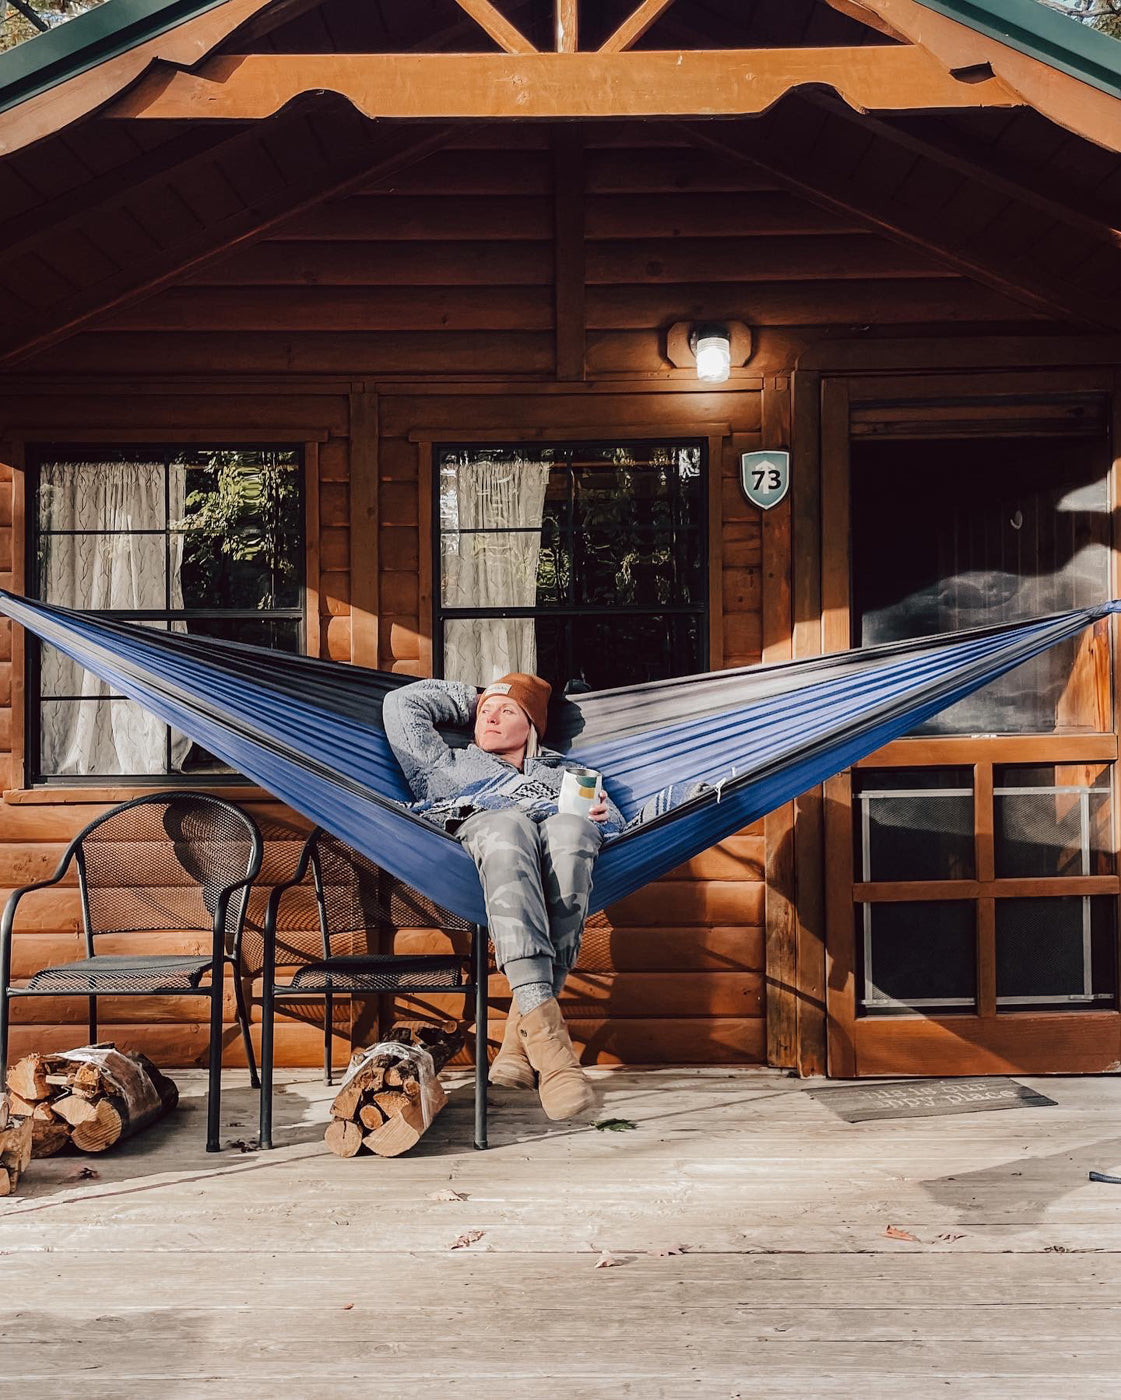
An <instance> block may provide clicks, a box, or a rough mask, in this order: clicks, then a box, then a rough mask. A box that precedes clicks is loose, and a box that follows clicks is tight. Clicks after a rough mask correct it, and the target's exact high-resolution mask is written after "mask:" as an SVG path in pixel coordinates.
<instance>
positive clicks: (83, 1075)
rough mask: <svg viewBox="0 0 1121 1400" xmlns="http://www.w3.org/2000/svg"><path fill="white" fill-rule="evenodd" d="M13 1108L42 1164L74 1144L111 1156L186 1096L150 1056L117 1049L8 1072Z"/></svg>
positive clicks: (41, 1059)
mask: <svg viewBox="0 0 1121 1400" xmlns="http://www.w3.org/2000/svg"><path fill="white" fill-rule="evenodd" d="M8 1089H9V1095H8V1101H9V1106H10V1108H11V1111H12V1114H13V1115H14V1116H15V1117H16V1118H21V1119H26V1120H28V1121H29V1122H30V1124H31V1152H32V1156H34V1157H53V1156H54V1155H55V1153H56V1152H61V1151H62V1149H63V1148H64V1147H66V1146H67V1145H68V1144H70V1143H73V1145H74V1146H75V1147H76V1148H78V1149H79V1150H80V1151H82V1152H104V1151H105V1149H106V1148H107V1147H112V1146H113V1144H114V1143H115V1142H119V1141H120V1139H121V1138H123V1137H131V1136H132V1134H133V1133H138V1132H139V1131H140V1129H141V1128H146V1127H147V1126H148V1124H149V1123H154V1122H155V1121H156V1119H157V1118H162V1117H163V1115H164V1114H165V1113H167V1112H168V1111H169V1110H170V1109H172V1108H174V1107H175V1105H176V1104H177V1103H178V1102H179V1091H178V1089H177V1088H176V1087H175V1085H174V1084H173V1083H172V1081H171V1080H170V1079H168V1078H167V1077H166V1076H165V1075H163V1074H161V1073H160V1071H159V1070H158V1069H157V1068H156V1066H155V1065H154V1064H153V1063H152V1062H151V1060H149V1059H148V1057H147V1056H146V1055H141V1054H133V1053H129V1054H125V1053H123V1052H122V1051H119V1050H117V1049H116V1047H115V1046H113V1045H110V1044H103V1045H86V1046H83V1047H82V1048H81V1049H79V1050H67V1051H65V1052H64V1053H62V1054H60V1055H36V1054H32V1055H25V1056H24V1057H23V1059H22V1060H17V1061H16V1063H15V1064H14V1065H13V1066H12V1067H11V1069H10V1070H9V1071H8Z"/></svg>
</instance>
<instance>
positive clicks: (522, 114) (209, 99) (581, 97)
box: [108, 47, 1019, 121]
mask: <svg viewBox="0 0 1121 1400" xmlns="http://www.w3.org/2000/svg"><path fill="white" fill-rule="evenodd" d="M806 85H817V86H822V85H824V86H826V87H830V88H833V89H834V90H835V91H836V92H837V93H838V94H839V95H840V97H841V98H842V99H843V100H844V101H845V102H847V103H849V105H850V106H852V107H854V108H856V110H857V111H861V112H865V111H888V112H900V111H913V110H916V109H921V110H924V111H925V110H930V109H934V110H957V109H961V108H978V107H1010V106H1017V105H1019V99H1018V98H1016V97H1014V96H1013V95H1012V94H1011V93H1009V91H1008V90H1007V89H1006V88H1005V87H1004V85H1003V84H1002V83H1000V82H998V81H997V80H996V79H995V78H987V77H982V78H980V79H977V80H975V81H963V80H961V79H958V78H955V77H953V75H952V74H950V73H948V72H947V71H946V69H945V68H944V67H943V66H942V65H941V64H940V63H938V62H937V61H936V60H934V59H932V58H931V57H930V55H929V54H927V53H926V52H925V51H924V50H923V49H920V48H902V47H900V48H888V47H862V48H830V49H755V50H753V49H723V50H715V51H709V52H705V51H700V52H693V53H689V52H675V53H661V52H639V53H626V54H615V53H607V54H604V53H565V54H554V53H533V54H443V53H442V54H349V53H341V54H280V53H276V54H220V55H217V56H215V57H213V58H210V59H207V60H206V61H205V62H204V63H202V64H200V65H199V67H198V69H197V70H196V71H194V72H186V71H183V70H179V69H176V70H169V69H168V68H166V67H161V68H158V69H156V70H154V71H152V72H151V73H149V74H148V75H147V76H146V77H145V78H143V79H141V81H140V82H139V83H138V84H137V85H136V86H135V87H134V88H133V90H132V91H131V92H129V93H126V94H125V95H124V96H123V97H121V98H120V99H119V100H118V101H117V102H116V103H114V104H113V105H112V106H111V107H110V108H109V109H108V115H111V116H116V117H145V118H155V119H164V120H166V119H171V120H187V119H212V120H222V121H231V120H233V121H254V120H260V119H261V118H264V117H268V116H271V115H273V113H275V112H277V111H279V110H280V108H282V107H284V106H285V105H286V104H287V103H289V102H291V101H293V100H294V99H295V98H297V97H299V96H300V95H301V94H302V93H305V92H314V91H327V92H336V93H339V94H340V95H341V96H343V97H345V98H346V99H347V100H348V101H350V102H351V103H353V105H354V106H355V107H356V108H357V109H358V110H359V111H360V112H362V113H363V114H364V115H365V116H368V117H375V118H376V117H397V118H404V119H410V118H411V119H423V118H438V119H445V120H454V119H461V118H468V119H482V118H510V119H517V120H519V121H524V120H527V119H529V118H535V119H556V118H579V117H586V118H614V117H630V118H633V117H734V116H747V115H754V114H757V113H759V112H765V111H766V110H767V109H768V108H769V107H771V106H773V105H774V103H776V102H777V101H778V100H779V99H780V98H781V97H783V96H784V95H785V94H786V93H788V92H792V91H794V90H795V89H797V88H800V87H803V86H806Z"/></svg>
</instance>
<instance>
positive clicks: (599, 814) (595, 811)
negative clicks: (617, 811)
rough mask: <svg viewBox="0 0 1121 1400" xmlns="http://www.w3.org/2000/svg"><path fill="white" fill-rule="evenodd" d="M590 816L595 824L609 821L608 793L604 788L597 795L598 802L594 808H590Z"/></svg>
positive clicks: (596, 801)
mask: <svg viewBox="0 0 1121 1400" xmlns="http://www.w3.org/2000/svg"><path fill="white" fill-rule="evenodd" d="M588 816H589V817H591V819H592V821H594V822H605V821H606V820H607V793H605V792H604V790H603V789H602V788H600V790H599V791H598V792H597V793H596V800H595V803H594V804H593V806H591V807H589V808H588Z"/></svg>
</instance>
